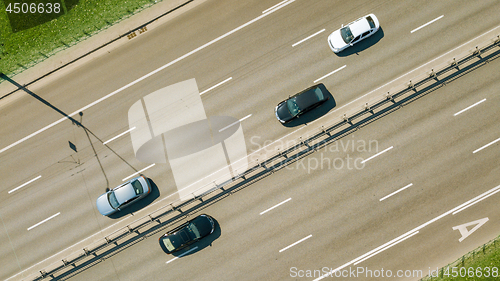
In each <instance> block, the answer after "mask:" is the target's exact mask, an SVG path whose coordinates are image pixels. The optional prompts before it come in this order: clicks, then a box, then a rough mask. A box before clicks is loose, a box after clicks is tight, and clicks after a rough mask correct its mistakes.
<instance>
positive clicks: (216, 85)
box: [200, 77, 233, 96]
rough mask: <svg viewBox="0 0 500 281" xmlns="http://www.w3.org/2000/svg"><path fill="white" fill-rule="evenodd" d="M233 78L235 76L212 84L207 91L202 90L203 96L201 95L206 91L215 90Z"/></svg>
mask: <svg viewBox="0 0 500 281" xmlns="http://www.w3.org/2000/svg"><path fill="white" fill-rule="evenodd" d="M231 79H233V77H229V78H227V79H226V80H224V81H222V82H219V83H217V84H215V85H214V86H212V87H210V88H208V89H206V90H205V91H203V92H201V93H200V96H201V95H203V94H204V93H206V92H208V91H210V90H213V89H215V88H217V87H219V86H220V85H222V84H224V83H226V82H227V81H229V80H231Z"/></svg>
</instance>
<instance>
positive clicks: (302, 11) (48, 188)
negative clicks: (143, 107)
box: [0, 0, 500, 280]
mask: <svg viewBox="0 0 500 281" xmlns="http://www.w3.org/2000/svg"><path fill="white" fill-rule="evenodd" d="M275 4H278V1H211V0H207V1H205V2H204V3H201V4H199V5H197V6H196V7H193V8H191V9H186V11H185V12H184V13H182V14H181V15H179V16H177V17H175V18H173V19H172V20H170V21H168V22H167V23H165V24H164V25H161V26H158V27H157V28H155V29H152V30H150V31H148V32H145V33H143V34H141V35H139V36H137V37H136V38H134V39H133V40H130V41H129V42H128V43H127V44H125V45H123V46H121V47H120V48H117V49H115V50H113V51H111V52H110V53H109V54H107V55H104V56H101V57H99V58H97V59H94V60H92V61H90V62H88V63H86V64H84V65H82V66H80V67H78V68H77V69H74V70H72V71H71V72H68V73H65V75H62V76H61V77H60V78H59V79H57V80H55V81H53V82H51V83H48V84H46V85H40V86H38V87H36V88H34V89H32V90H33V91H34V92H36V94H38V95H39V96H41V97H43V98H44V99H45V100H47V101H49V102H50V103H51V104H52V105H54V106H56V107H57V108H59V109H60V110H62V111H64V112H65V113H67V114H70V113H75V112H78V111H80V110H82V108H84V109H83V110H82V111H83V113H84V114H83V116H82V117H81V118H82V119H80V116H78V115H74V118H75V119H77V120H79V121H80V120H81V122H82V123H83V124H84V125H85V126H87V127H88V128H89V129H90V130H91V131H92V132H93V133H94V134H95V135H97V136H98V137H99V138H100V139H101V140H103V141H105V140H109V139H112V138H113V137H115V136H117V135H119V134H121V133H123V132H125V131H126V130H128V129H129V124H128V119H127V114H128V110H129V108H130V106H131V105H132V104H133V103H135V102H136V101H137V100H139V99H140V98H141V97H143V96H145V95H147V94H149V93H152V92H154V91H156V90H158V89H160V88H163V87H165V86H168V85H171V84H174V83H177V82H180V81H184V80H187V79H191V78H195V79H196V81H197V84H198V87H199V89H200V91H204V90H207V89H210V88H211V87H213V86H214V85H217V84H219V83H220V82H222V81H226V82H225V83H223V84H221V85H220V86H218V87H216V88H213V89H211V90H210V91H207V92H206V93H204V94H203V95H202V101H203V105H204V107H205V111H206V114H207V115H208V116H216V115H219V116H232V117H235V118H238V119H240V118H244V117H247V116H249V115H251V116H250V117H248V118H246V119H245V120H243V121H242V127H243V130H244V135H245V141H246V145H247V150H248V152H249V153H252V152H254V151H256V150H257V149H259V148H261V147H262V146H264V145H266V144H267V143H269V142H271V141H274V140H277V139H280V138H282V137H284V136H286V135H287V134H290V133H291V132H293V131H295V130H298V129H300V128H302V127H307V126H312V125H311V124H309V125H299V126H292V127H290V126H283V125H281V124H280V123H279V122H278V121H277V120H276V118H275V116H274V112H273V110H274V107H275V105H276V104H278V103H279V102H280V101H281V100H283V99H285V98H287V97H288V95H291V94H294V93H296V92H298V91H300V90H302V89H304V88H307V87H308V86H310V85H312V84H314V83H315V81H318V82H321V83H324V84H325V86H326V87H327V88H328V89H329V90H330V91H331V93H332V94H333V97H334V99H335V103H336V107H337V108H340V107H342V106H344V105H350V106H352V107H353V108H361V106H362V105H363V104H364V102H362V101H361V100H358V99H359V98H360V97H363V96H364V95H366V94H367V93H372V92H373V94H370V95H371V96H369V97H367V98H376V97H380V96H382V94H383V93H384V92H383V91H382V90H380V91H378V90H377V91H374V90H376V89H382V88H390V87H398V86H400V84H401V83H402V82H400V81H399V80H398V78H399V77H401V75H402V74H408V73H410V74H411V75H413V74H414V75H418V74H421V73H423V72H424V71H426V70H427V69H420V68H419V67H420V66H421V65H423V64H426V63H428V62H430V61H433V60H434V59H436V58H439V57H440V56H442V55H443V54H446V53H447V52H450V51H452V50H454V48H456V47H457V46H460V45H461V44H464V43H466V42H469V41H470V40H473V39H474V38H476V37H477V36H479V35H481V34H483V33H485V32H487V31H489V30H492V29H494V28H496V27H498V26H499V25H500V20H499V18H498V14H499V13H500V5H499V4H498V2H496V1H474V2H467V3H465V2H460V3H458V4H457V3H456V2H443V1H420V2H414V1H413V2H409V1H405V2H403V1H401V2H394V1H377V2H374V1H349V2H347V3H342V4H341V3H333V2H332V1H303V0H296V1H293V2H285V5H283V6H278V7H281V8H279V9H277V10H271V11H270V12H267V13H263V11H265V10H266V9H268V8H270V7H272V6H273V5H275ZM369 13H374V14H375V15H376V16H377V17H378V19H379V21H380V23H381V30H380V31H379V32H378V33H377V34H375V35H374V36H372V37H371V38H370V39H367V40H366V41H364V42H362V43H360V44H359V45H358V46H355V47H353V50H350V51H347V52H345V53H343V54H339V55H336V54H334V53H333V52H332V51H331V50H330V49H329V47H328V45H327V42H326V38H327V36H328V35H329V34H330V33H331V32H332V31H334V30H335V29H338V28H339V27H340V26H341V24H346V23H348V22H350V21H352V20H355V19H357V18H359V17H361V16H364V15H366V14H369ZM441 16H442V17H441ZM437 18H439V19H438V20H436V21H434V22H433V23H431V24H429V25H427V26H425V27H422V28H420V29H418V30H416V31H414V32H412V31H413V30H415V29H417V28H418V27H421V26H422V25H424V24H426V23H428V22H430V21H432V20H434V19H437ZM323 29H324V31H322V32H320V33H318V32H319V31H321V30H323ZM316 33H318V34H317V35H316V36H314V37H312V38H310V39H308V40H306V41H303V42H301V43H300V44H298V45H295V44H296V43H298V42H300V41H301V40H303V39H305V38H307V37H309V36H310V35H312V34H316ZM497 34H498V30H497ZM292 45H294V46H293V47H292ZM200 47H201V48H200ZM453 55H454V54H453V53H450V54H448V55H447V56H450V57H447V59H450V58H451V57H452V56H453ZM160 67H164V68H163V69H161V70H160V71H158V72H156V73H154V74H152V75H150V76H147V77H145V75H147V74H149V73H151V72H153V71H155V70H157V69H159V68H160ZM499 67H500V65H499V62H498V60H493V61H492V62H490V63H489V64H486V65H485V66H482V67H480V68H478V69H476V70H474V71H472V72H470V73H467V74H466V75H464V76H463V77H460V78H459V79H457V80H455V81H453V82H452V83H450V84H448V85H447V86H446V87H441V88H439V89H437V90H436V91H433V92H431V93H429V94H428V95H426V96H424V97H422V98H420V99H418V100H417V101H415V102H412V103H411V104H409V105H408V106H405V107H404V108H402V109H400V110H397V111H395V112H393V113H391V114H389V115H387V116H385V117H383V118H382V119H380V120H377V121H375V122H373V123H370V124H369V125H368V126H365V127H363V128H362V129H361V130H359V131H357V132H356V133H354V134H351V135H348V136H346V137H344V138H343V139H341V140H339V141H337V142H336V143H333V144H330V145H328V146H327V147H326V148H324V149H323V150H320V151H318V152H316V153H314V154H312V155H310V156H308V157H306V158H303V159H301V160H299V161H298V162H295V163H292V164H290V165H289V166H288V167H287V168H286V169H282V170H280V171H279V172H276V173H274V174H272V175H270V176H268V177H266V178H264V179H262V180H259V181H257V182H256V183H254V184H252V185H250V186H247V187H245V188H243V189H242V190H239V191H238V192H236V193H234V194H233V195H231V196H228V197H226V198H223V199H222V200H219V201H218V202H216V203H214V204H211V205H209V206H207V207H206V208H203V209H202V210H199V211H198V213H207V214H210V215H211V216H213V217H214V218H215V219H216V220H217V224H218V227H217V229H216V232H215V233H214V234H213V235H212V236H211V237H209V238H207V240H206V241H201V242H199V243H197V244H195V245H193V246H191V248H190V249H187V251H190V252H188V253H187V254H186V255H184V256H182V257H180V258H178V259H175V260H172V259H173V258H175V256H169V255H166V254H164V253H163V252H162V251H161V249H160V247H159V245H158V240H157V237H159V236H160V235H161V232H164V231H166V230H167V229H170V228H171V226H168V227H167V226H165V227H164V228H163V229H162V230H160V231H159V232H157V233H152V234H150V235H148V236H146V237H144V238H145V239H142V240H140V241H138V242H137V243H134V244H132V245H130V247H127V248H126V249H123V250H122V251H119V252H117V253H116V254H115V255H113V256H111V257H109V258H107V259H106V260H104V261H102V262H99V263H96V264H95V265H92V266H90V267H88V268H87V269H85V270H83V271H81V272H79V273H78V274H76V275H75V276H74V277H73V278H72V279H75V280H160V279H161V280H288V279H292V280H295V279H299V280H300V279H305V280H313V279H315V278H318V277H320V276H322V275H323V273H324V272H323V271H324V270H325V268H328V269H336V268H339V267H342V266H343V265H345V264H346V263H351V261H353V260H355V262H352V264H349V266H347V267H343V268H342V269H348V268H349V267H351V268H356V267H358V266H359V267H363V268H366V269H371V270H381V269H382V268H383V269H384V270H387V269H390V270H391V271H392V273H393V275H395V274H396V273H397V271H398V270H403V271H406V270H410V271H413V270H417V271H418V270H421V271H422V273H423V275H424V276H425V275H427V274H428V271H429V268H430V269H436V267H439V266H443V265H446V264H447V263H449V262H451V261H453V260H455V259H456V258H458V257H459V256H461V255H463V254H465V253H466V252H468V251H470V250H472V249H474V248H475V247H477V246H479V245H481V244H483V243H485V242H487V241H488V240H490V239H492V238H494V237H496V236H497V235H498V233H499V232H500V212H499V211H498V210H497V209H498V208H496V204H495V202H496V201H495V200H496V199H495V198H497V197H498V195H492V196H491V197H488V198H487V199H485V200H483V201H481V202H480V203H477V204H475V205H473V206H471V207H469V208H467V209H465V210H463V211H460V212H458V213H456V214H452V213H451V212H449V211H450V210H453V209H454V208H456V207H458V206H460V205H461V204H463V203H465V202H467V201H469V200H471V199H473V198H475V197H476V196H479V195H481V194H483V193H485V192H487V191H489V190H492V189H494V188H495V187H498V186H499V185H500V178H499V176H498V175H499V172H500V170H499V166H498V163H499V162H498V159H499V156H500V155H499V154H500V151H499V144H500V142H496V143H494V144H491V145H489V146H488V147H485V148H483V149H481V150H479V151H478V149H480V148H482V147H484V146H485V145H487V144H490V143H492V142H493V141H495V140H498V139H499V138H500V134H499V132H500V130H499V129H500V128H499V122H498V108H499V103H500V100H499V98H498V89H499V87H500V85H499V84H500V82H499V81H500V80H499V79H498V78H499V74H498V73H499V72H498V69H499ZM337 69H338V71H337V72H335V73H333V74H331V75H329V76H327V77H324V76H325V75H327V74H330V73H332V72H333V71H335V70H337ZM411 75H410V76H411ZM322 77H324V78H322ZM229 78H230V79H229ZM320 78H322V79H320ZM138 79H139V80H138ZM132 82H133V83H132ZM4 83H5V82H4ZM130 83H132V84H130ZM398 83H399V84H398ZM110 93H111V94H112V95H110ZM103 97H106V98H105V99H103ZM96 101H98V102H96ZM474 104H477V105H476V106H474V107H472V108H470V109H468V110H466V111H464V112H461V113H460V114H458V115H455V114H456V113H458V112H460V111H462V110H463V109H466V108H468V107H469V106H471V105H474ZM87 105H92V106H90V107H88V106H87ZM0 106H1V107H0V112H1V118H0V135H2V138H1V139H0V149H2V150H1V153H0V159H1V160H0V178H2V182H3V184H2V185H1V187H0V188H1V190H0V192H2V194H3V195H2V196H0V218H1V220H2V226H1V227H0V229H1V230H0V238H1V239H0V241H2V242H0V243H1V244H0V245H1V247H0V263H1V264H2V266H1V270H0V278H2V279H9V278H10V279H9V280H19V279H22V278H23V277H27V276H30V275H31V274H33V273H36V272H37V271H38V270H41V269H43V268H44V266H46V265H48V264H51V263H53V262H56V261H57V260H60V259H62V258H64V257H65V256H67V255H69V254H70V253H72V252H74V251H77V250H81V249H82V248H83V247H85V246H86V245H89V244H91V243H92V242H94V241H99V240H101V239H102V238H103V237H104V236H105V235H107V234H109V233H111V232H112V231H114V230H116V229H118V228H120V227H123V226H125V225H127V223H129V222H131V221H133V220H134V218H135V217H138V216H142V215H146V214H148V213H149V212H151V211H154V210H156V209H157V208H159V207H161V206H163V205H166V204H168V203H169V202H172V201H174V200H177V199H178V196H177V197H176V193H175V192H176V191H177V190H176V187H175V182H174V180H173V177H172V172H171V170H170V166H169V165H168V164H156V165H155V166H153V167H151V168H149V169H147V170H145V171H144V172H143V173H144V174H145V175H146V176H148V177H149V178H151V179H152V180H153V182H154V184H155V190H154V192H153V195H150V196H148V197H147V198H146V199H144V200H143V201H141V203H139V202H138V203H136V204H137V206H135V207H130V209H128V210H127V209H126V210H124V212H123V214H122V215H121V216H119V217H118V218H114V219H113V218H107V217H103V216H101V215H100V214H99V213H98V211H97V209H96V206H95V199H96V198H97V197H98V196H99V195H100V194H102V193H104V192H105V188H106V187H114V186H117V185H119V184H120V183H122V179H124V178H126V177H128V176H129V175H131V174H133V173H134V170H133V169H132V168H131V167H130V165H131V166H133V167H134V168H135V169H136V170H141V169H143V168H145V167H147V166H149V164H147V163H141V162H140V161H139V160H137V159H136V158H135V156H134V151H133V149H132V145H131V140H130V137H129V136H128V135H125V136H122V137H120V138H117V139H116V140H113V141H111V142H109V144H108V145H109V146H110V147H111V148H112V149H113V150H114V151H115V152H116V153H117V154H118V155H120V157H121V159H120V157H117V156H116V155H115V154H114V153H113V152H111V151H110V150H108V149H107V148H105V147H104V146H103V145H102V144H100V143H99V142H98V141H97V140H96V139H95V138H94V137H92V136H91V137H90V138H91V140H92V142H93V144H94V146H95V149H96V151H97V154H98V155H99V159H100V160H101V164H102V167H103V170H104V172H105V175H106V176H104V174H103V172H102V171H101V168H100V165H99V163H98V162H97V160H96V158H95V156H94V152H93V150H92V147H91V146H90V143H89V139H88V138H87V136H86V135H85V133H84V131H83V130H82V129H81V128H78V127H77V126H75V125H73V124H71V122H70V121H67V120H65V121H61V122H59V123H57V124H54V122H57V121H58V120H60V119H61V118H62V116H61V115H59V114H58V113H57V112H55V111H54V110H52V109H50V108H49V107H47V106H46V105H43V104H42V103H40V102H39V101H37V100H35V99H33V98H32V97H30V96H28V95H24V94H23V95H18V98H17V99H16V100H15V101H13V102H11V103H9V104H2V105H0ZM342 114H343V112H342V111H335V108H333V109H332V110H331V111H330V113H329V114H328V115H326V116H325V117H324V118H322V119H321V120H318V121H316V122H315V123H314V124H316V123H321V122H327V121H328V122H331V121H333V120H339V119H340V117H341V116H342ZM50 124H54V125H53V126H49V128H47V126H48V125H50ZM316 125H317V124H316ZM42 128H46V129H45V130H42V131H39V130H40V129H42ZM306 129H307V128H306ZM35 132H38V133H36V134H33V133H35ZM32 134H33V135H32ZM27 136H29V138H27ZM19 140H23V141H22V142H18V141H19ZM68 141H70V142H71V143H73V144H75V145H76V147H77V151H78V152H74V151H73V150H71V148H70V147H69V145H68ZM363 143H364V144H366V145H365V146H363V145H362V144H363ZM13 144H15V145H13ZM382 151H385V152H384V153H382V154H380V155H378V156H376V157H375V158H370V157H371V156H374V155H376V154H378V153H379V152H382ZM122 159H124V160H125V161H126V162H127V163H128V164H127V163H125V162H124V161H123V160H122ZM348 159H351V160H348ZM367 159H369V160H367ZM356 160H358V161H357V162H356ZM363 160H366V162H363V163H361V162H362V161H363ZM349 161H352V162H349ZM340 163H342V164H343V165H342V167H340ZM356 164H358V166H356ZM361 164H363V165H361ZM361 166H362V167H361ZM107 181H108V183H107ZM26 183H27V184H26ZM389 195H390V196H389ZM282 202H284V203H282ZM279 203H282V204H281V205H279V206H277V207H276V208H274V209H272V210H269V211H267V212H265V213H263V214H261V213H262V212H264V211H266V210H268V209H269V208H271V207H273V206H275V205H277V204H279ZM195 214H196V213H193V214H191V216H193V215H195ZM443 214H445V215H444V216H441V215H443ZM485 218H487V220H484V219H485ZM482 219H483V220H482ZM478 220H482V221H481V222H485V223H484V224H483V225H482V226H481V227H480V228H478V229H477V230H476V231H474V232H473V233H471V234H470V235H469V236H468V237H467V238H465V239H464V240H462V241H461V242H459V239H460V238H461V237H462V235H461V233H460V231H459V230H458V229H457V230H453V227H455V226H459V225H463V224H467V223H469V222H473V221H478ZM428 222H432V223H430V224H427V223H428ZM420 226H424V227H420ZM468 229H469V230H470V229H471V227H469V228H468ZM416 231H418V233H417V232H416ZM403 234H407V235H406V236H404V237H403V238H402V239H405V238H407V237H408V238H407V239H406V240H404V241H402V242H400V243H398V244H396V245H394V246H393V247H390V248H388V249H386V250H385V251H383V252H381V253H378V254H376V255H373V256H371V255H366V256H364V255H365V254H366V253H370V251H372V250H374V249H377V248H378V247H379V246H382V245H384V244H386V243H387V242H389V241H391V240H393V239H395V238H397V237H400V236H401V235H403ZM402 239H401V240H402ZM298 241H300V243H298V244H294V243H296V242H298ZM395 242H399V240H398V241H395ZM291 245H293V246H291ZM288 246H291V247H288ZM184 252H186V251H184ZM181 253H182V252H181ZM358 257H362V258H360V259H358ZM364 257H368V259H366V260H364ZM358 261H360V263H359V264H358V263H357V262H358ZM300 270H302V271H301V272H300ZM307 270H310V271H312V272H314V270H316V272H315V275H314V276H313V277H309V278H301V277H300V276H299V275H300V274H301V273H305V272H306V271H307ZM319 272H321V274H319ZM418 277H422V276H418V275H417V276H410V277H408V278H406V277H401V278H398V279H400V280H406V279H408V280H417V279H418ZM328 278H330V277H327V279H328ZM392 278H393V279H396V278H394V277H392ZM353 279H361V280H369V279H370V277H367V276H366V275H363V274H361V275H359V276H358V277H357V278H353Z"/></svg>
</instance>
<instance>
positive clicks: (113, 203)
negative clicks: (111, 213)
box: [108, 191, 120, 209]
mask: <svg viewBox="0 0 500 281" xmlns="http://www.w3.org/2000/svg"><path fill="white" fill-rule="evenodd" d="M108 201H109V205H111V208H113V209H116V208H118V206H120V204H119V203H118V200H116V196H115V192H114V191H111V192H109V193H108Z"/></svg>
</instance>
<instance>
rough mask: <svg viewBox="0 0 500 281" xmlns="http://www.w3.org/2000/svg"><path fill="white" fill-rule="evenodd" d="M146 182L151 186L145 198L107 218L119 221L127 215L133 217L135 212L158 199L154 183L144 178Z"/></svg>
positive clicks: (156, 187) (157, 189) (158, 190)
mask: <svg viewBox="0 0 500 281" xmlns="http://www.w3.org/2000/svg"><path fill="white" fill-rule="evenodd" d="M146 180H147V181H148V182H149V184H150V185H151V193H149V194H148V195H147V196H146V197H144V198H142V199H139V200H138V201H137V202H135V203H133V204H132V205H130V206H128V207H126V208H124V209H122V210H121V211H119V212H116V213H114V214H111V215H109V216H108V217H109V218H111V219H119V218H122V217H124V216H126V215H128V214H131V215H134V213H135V212H137V211H139V210H141V209H142V208H144V207H146V206H147V205H149V204H151V203H153V202H154V201H155V200H156V199H157V198H159V197H160V189H159V188H158V186H157V185H156V183H155V182H154V181H153V180H152V179H150V178H146Z"/></svg>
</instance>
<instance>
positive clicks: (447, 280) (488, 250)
mask: <svg viewBox="0 0 500 281" xmlns="http://www.w3.org/2000/svg"><path fill="white" fill-rule="evenodd" d="M494 241H495V242H493V241H492V242H491V243H487V244H485V245H484V246H481V247H479V248H477V249H475V250H474V251H472V252H470V253H468V254H466V255H464V256H463V257H462V258H460V259H458V260H457V261H455V262H453V263H451V264H450V265H448V266H445V267H444V268H442V269H440V271H439V276H438V277H433V278H429V277H426V278H424V279H422V280H433V281H434V280H436V281H451V280H471V281H472V280H492V281H493V280H500V237H498V238H496V239H495V240H494ZM453 267H456V269H455V271H456V272H457V273H456V274H455V273H453V272H452V270H453ZM486 267H488V268H490V275H493V268H495V267H496V269H497V271H496V273H497V275H496V276H497V277H494V276H490V277H484V276H481V277H477V275H476V274H475V273H474V274H472V271H473V270H474V271H476V270H477V271H478V272H481V273H482V275H484V274H485V273H486V272H487V270H486V269H485V268H486ZM461 268H464V269H462V274H461V275H462V276H464V277H461V276H460V269H461ZM469 268H470V271H471V274H470V276H469V275H467V276H465V275H466V274H465V270H469ZM447 269H448V270H447ZM445 273H449V276H446V274H445ZM452 274H453V275H455V276H457V277H453V276H452Z"/></svg>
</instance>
